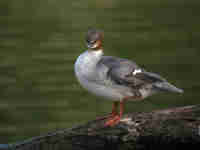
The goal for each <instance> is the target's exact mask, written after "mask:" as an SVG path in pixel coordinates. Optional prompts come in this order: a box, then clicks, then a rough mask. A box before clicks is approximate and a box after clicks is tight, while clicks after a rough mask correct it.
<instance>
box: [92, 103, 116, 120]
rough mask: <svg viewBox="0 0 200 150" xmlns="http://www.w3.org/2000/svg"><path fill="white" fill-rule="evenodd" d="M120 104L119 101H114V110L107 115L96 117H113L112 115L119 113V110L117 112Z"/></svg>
mask: <svg viewBox="0 0 200 150" xmlns="http://www.w3.org/2000/svg"><path fill="white" fill-rule="evenodd" d="M118 104H119V102H117V101H115V102H113V104H112V112H111V113H109V114H108V115H106V116H102V117H98V118H96V120H104V119H107V118H112V117H114V116H116V115H117V114H118V112H117V107H118Z"/></svg>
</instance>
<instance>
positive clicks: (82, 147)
mask: <svg viewBox="0 0 200 150" xmlns="http://www.w3.org/2000/svg"><path fill="white" fill-rule="evenodd" d="M104 122H105V120H94V121H90V122H88V123H86V124H83V125H78V126H76V127H73V128H71V129H64V130H60V131H56V132H52V133H49V134H47V135H45V136H40V137H34V138H32V139H29V140H27V141H23V142H18V143H15V144H9V146H8V149H20V150H21V149H24V150H26V149H27V150H28V149H36V150H41V149H45V150H46V149H52V150H66V149H69V150H70V149H73V150H112V149H113V150H129V149H130V150H154V149H162V150H165V149H168V150H169V149H171V150H172V149H179V148H183V147H184V148H185V149H190V150H193V149H195V150H196V149H197V150H199V147H200V105H194V106H186V107H179V108H171V109H165V110H157V111H153V112H149V113H139V112H137V113H131V114H127V115H125V116H123V118H122V119H121V121H120V123H119V124H118V125H116V126H114V127H104ZM0 149H1V148H0Z"/></svg>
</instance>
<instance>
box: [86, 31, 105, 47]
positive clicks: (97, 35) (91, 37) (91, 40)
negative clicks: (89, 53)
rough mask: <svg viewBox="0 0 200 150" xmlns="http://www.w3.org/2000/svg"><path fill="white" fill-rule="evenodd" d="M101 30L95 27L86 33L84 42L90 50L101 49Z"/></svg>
mask: <svg viewBox="0 0 200 150" xmlns="http://www.w3.org/2000/svg"><path fill="white" fill-rule="evenodd" d="M102 42H103V32H102V31H100V30H97V29H89V30H88V32H87V35H86V44H87V47H88V48H89V49H90V50H100V49H102Z"/></svg>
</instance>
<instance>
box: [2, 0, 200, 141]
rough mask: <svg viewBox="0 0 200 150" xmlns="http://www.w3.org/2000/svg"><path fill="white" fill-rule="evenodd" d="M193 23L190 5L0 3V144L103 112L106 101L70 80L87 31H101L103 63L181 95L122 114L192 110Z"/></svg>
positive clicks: (196, 50)
mask: <svg viewBox="0 0 200 150" xmlns="http://www.w3.org/2000/svg"><path fill="white" fill-rule="evenodd" d="M199 18H200V2H199V1H197V0H190V1H188V0H162V1H160V0H131V1H124V0H87V1H84V0H59V1H57V0H1V1H0V143H8V142H9V143H10V142H11V143H12V142H16V141H20V140H24V139H26V138H29V137H33V136H38V135H42V134H45V133H47V132H50V131H55V130H57V129H63V128H69V127H72V126H73V125H76V124H80V123H84V122H87V121H89V120H92V119H95V118H96V117H97V116H102V115H104V114H106V113H109V112H110V111H111V105H112V102H111V101H107V100H103V99H101V98H99V97H95V96H93V95H91V94H89V93H88V92H86V91H85V90H84V89H82V88H81V87H80V85H79V84H78V82H77V80H76V78H75V76H74V69H73V65H74V62H75V60H76V58H77V57H78V56H79V55H80V53H82V52H83V51H84V50H86V46H85V41H84V38H85V33H86V32H87V30H88V28H89V27H96V28H100V29H102V30H104V32H105V41H104V49H105V53H106V55H114V56H120V57H124V58H128V59H132V60H134V61H136V62H137V63H138V64H139V65H140V66H142V67H145V68H146V70H148V71H153V72H156V73H159V74H160V75H162V76H163V77H165V78H167V79H168V80H169V81H170V82H171V83H173V84H175V85H176V86H177V87H180V88H183V89H184V90H185V93H184V95H177V94H157V95H154V96H152V97H149V98H147V99H146V100H145V101H142V102H127V103H126V113H128V112H129V113H130V112H134V111H137V112H144V111H145V112H147V111H152V110H156V109H165V108H169V107H177V106H185V105H193V104H199V103H200V92H199V90H200V79H199V77H200V70H199V65H200V44H199V43H200V42H199V40H200V19H199Z"/></svg>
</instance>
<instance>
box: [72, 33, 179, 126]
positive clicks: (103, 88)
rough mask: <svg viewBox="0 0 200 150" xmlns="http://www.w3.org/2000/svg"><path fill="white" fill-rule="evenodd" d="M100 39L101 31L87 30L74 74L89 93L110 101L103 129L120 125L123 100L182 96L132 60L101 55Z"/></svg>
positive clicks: (170, 85)
mask: <svg viewBox="0 0 200 150" xmlns="http://www.w3.org/2000/svg"><path fill="white" fill-rule="evenodd" d="M103 37H104V35H103V32H102V31H100V30H97V29H90V30H88V33H87V35H86V44H87V47H88V50H87V51H85V52H84V53H82V54H81V55H80V56H79V57H78V58H77V60H76V62H75V75H76V77H77V79H78V81H79V83H80V84H81V85H82V86H83V87H84V88H85V89H87V90H88V91H89V92H91V93H93V94H95V95H97V96H103V97H104V98H106V99H110V100H112V101H113V106H112V113H111V115H110V116H109V117H108V120H107V121H106V122H105V126H114V125H116V124H117V123H119V121H120V118H121V117H122V114H123V110H124V109H123V108H124V102H125V101H126V100H133V101H137V100H142V99H144V98H146V97H148V96H150V95H152V94H154V93H158V92H175V93H183V90H182V89H179V88H176V87H175V86H174V85H172V84H170V83H169V82H167V80H166V79H164V78H163V77H161V76H160V75H158V74H155V73H152V72H147V71H145V70H144V69H143V68H140V67H139V66H138V65H137V64H136V63H135V62H134V61H131V60H128V59H123V58H117V57H113V56H104V52H103V47H102V42H103ZM118 104H120V110H119V112H118V111H117V107H118Z"/></svg>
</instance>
